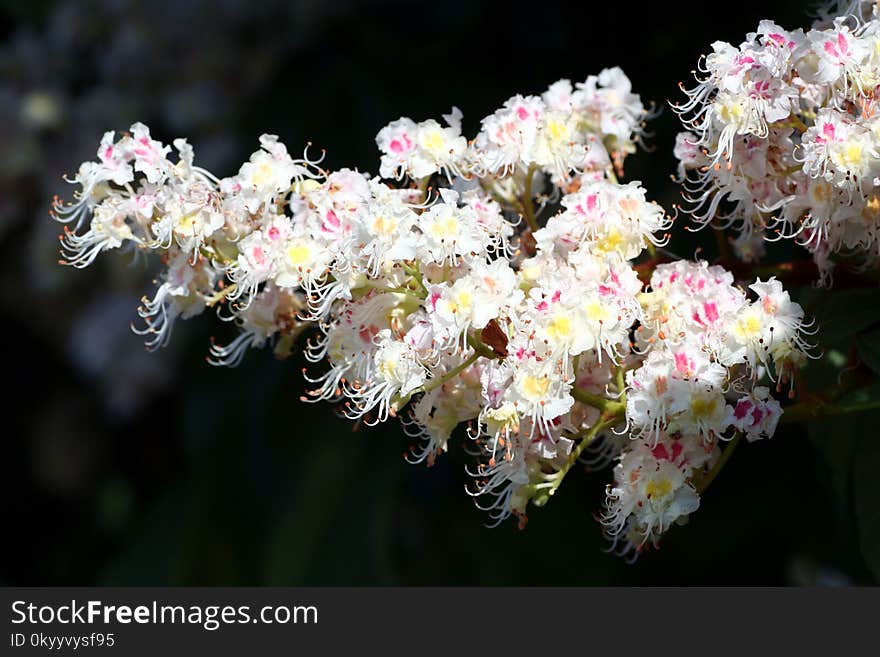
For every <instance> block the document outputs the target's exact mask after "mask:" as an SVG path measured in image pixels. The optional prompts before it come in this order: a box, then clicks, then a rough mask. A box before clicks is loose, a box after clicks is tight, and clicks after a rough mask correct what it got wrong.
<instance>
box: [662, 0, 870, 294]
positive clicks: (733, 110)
mask: <svg viewBox="0 0 880 657" xmlns="http://www.w3.org/2000/svg"><path fill="white" fill-rule="evenodd" d="M849 4H850V5H852V6H851V7H849V10H850V12H853V13H849V14H847V15H844V16H842V17H839V18H836V19H833V20H828V19H823V20H822V21H820V22H818V23H817V24H816V25H815V26H814V28H813V29H811V30H809V31H807V32H804V31H803V30H795V31H787V30H784V29H782V28H781V27H779V26H778V25H776V24H775V23H773V22H771V21H762V22H761V23H760V24H759V26H758V29H757V31H756V32H754V33H751V34H749V35H748V36H747V37H746V40H745V41H744V42H743V43H742V44H741V45H740V46H739V47H734V46H732V45H730V44H728V43H724V42H716V43H713V44H712V53H711V54H710V55H709V56H708V57H706V58H705V60H704V61H703V62H702V63H701V67H700V73H699V74H698V82H699V84H698V85H697V86H696V87H694V88H693V89H690V90H688V91H687V92H686V93H687V95H688V100H687V101H686V102H684V103H682V104H680V105H675V106H674V107H675V108H676V110H677V111H678V112H679V113H680V115H681V116H682V120H683V123H684V125H685V126H686V128H687V129H688V131H687V132H684V133H681V134H680V135H679V136H678V139H677V142H676V149H675V154H676V156H677V158H678V160H679V163H680V164H679V177H680V178H681V179H682V180H683V181H685V183H686V189H687V191H686V193H685V196H686V199H687V200H688V201H689V202H690V203H691V204H692V207H691V208H690V211H691V212H692V214H693V216H694V217H695V218H696V220H697V221H698V222H701V223H709V222H713V221H714V222H716V226H717V227H725V226H730V225H735V226H736V227H737V228H738V229H739V231H740V233H739V236H738V238H737V239H736V242H735V243H734V245H735V247H736V250H737V252H738V255H739V256H740V257H741V258H743V259H744V260H746V261H752V260H755V259H757V258H759V257H760V256H761V255H762V254H763V245H762V239H765V238H766V239H771V240H775V239H779V238H795V239H797V240H798V242H800V243H801V244H803V245H804V246H805V247H806V248H807V249H808V250H809V251H810V252H811V253H812V254H813V257H814V259H815V261H816V264H817V265H818V267H819V270H820V272H821V273H822V275H823V278H825V279H827V278H828V276H829V275H830V273H831V271H832V269H833V267H834V258H839V257H853V258H855V259H856V260H857V261H858V262H859V263H860V264H876V263H877V262H878V261H880V239H878V237H880V191H878V185H880V178H878V175H880V118H878V117H880V115H878V114H877V105H876V102H875V95H876V93H877V90H878V88H880V54H878V53H880V48H878V44H880V19H878V18H877V16H876V15H875V14H876V6H875V5H874V3H860V2H855V3H849ZM872 8H873V9H872ZM872 12H873V13H872ZM700 76H701V77H700Z"/></svg>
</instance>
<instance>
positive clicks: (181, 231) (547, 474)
mask: <svg viewBox="0 0 880 657" xmlns="http://www.w3.org/2000/svg"><path fill="white" fill-rule="evenodd" d="M646 114H647V113H646V111H645V109H644V107H643V106H642V104H641V102H640V100H639V98H638V96H636V95H634V94H633V93H632V92H631V89H630V83H629V80H628V79H627V78H626V76H625V75H624V74H623V73H622V71H620V70H619V69H610V70H606V71H603V72H602V73H601V74H600V75H599V76H596V77H590V78H588V79H587V80H586V81H585V82H584V83H582V84H579V85H577V86H576V87H573V86H572V85H571V83H570V82H568V81H566V80H562V81H559V82H557V83H556V84H554V85H552V86H551V87H550V88H549V89H548V90H547V91H546V92H545V93H544V94H543V95H542V96H540V97H539V96H528V97H523V96H515V97H513V98H511V99H510V100H508V101H507V102H506V103H505V104H504V106H503V107H502V108H501V109H500V110H498V111H497V112H495V113H493V114H492V115H490V116H488V117H487V118H485V119H484V120H483V121H482V129H481V131H480V132H479V134H478V135H477V136H476V138H475V139H473V140H472V141H470V142H468V141H467V140H466V139H465V138H464V137H462V136H461V115H460V113H459V112H458V111H457V110H453V112H452V113H451V114H450V115H449V116H447V117H446V118H445V120H446V126H445V127H444V126H443V125H441V124H440V123H437V122H436V121H432V120H429V121H424V122H421V123H417V122H415V121H412V120H411V119H408V118H401V119H399V120H397V121H394V122H392V123H391V124H389V125H388V126H386V127H385V128H383V129H382V130H381V131H380V132H379V134H378V136H377V139H376V141H377V144H378V146H379V148H380V150H381V152H382V158H381V163H380V173H381V175H382V176H384V177H385V178H386V179H392V180H393V181H394V182H393V183H389V182H386V181H385V180H383V179H381V178H371V177H370V176H368V175H365V174H363V173H360V172H358V171H354V170H350V169H340V170H337V171H332V172H331V171H327V170H325V169H323V168H321V167H320V166H319V164H320V162H319V161H317V160H313V159H310V158H309V156H308V152H305V153H303V155H302V157H299V158H294V157H292V156H291V155H290V154H289V152H288V150H287V148H286V147H285V146H284V145H283V144H282V143H280V142H279V141H278V139H277V138H276V137H274V136H271V135H264V136H263V137H261V139H260V145H261V148H260V150H258V151H256V152H255V153H254V154H253V155H252V156H251V157H250V159H249V161H248V162H246V163H244V164H243V165H242V166H241V168H240V170H239V172H238V173H237V174H236V175H234V176H232V177H229V178H223V179H219V178H217V177H215V176H214V175H213V174H211V173H209V172H208V171H206V170H204V169H202V168H200V167H198V166H196V165H195V164H194V161H193V150H192V148H191V147H190V146H189V144H188V143H187V142H186V141H185V140H182V139H178V140H175V141H174V147H175V149H176V151H177V157H176V161H172V160H171V159H169V155H170V153H171V149H170V148H169V147H166V146H164V145H163V144H161V143H160V142H157V141H155V140H154V139H153V138H152V137H151V136H150V133H149V131H148V130H147V128H146V127H145V126H143V125H141V124H135V125H133V126H132V127H131V131H130V132H129V133H125V134H123V135H122V136H121V137H120V138H116V136H115V135H114V134H113V133H107V134H105V135H104V138H103V139H102V141H101V144H100V146H99V149H98V159H97V161H95V162H87V163H85V164H83V165H82V166H81V168H80V170H79V172H78V174H77V175H76V177H75V179H74V182H76V183H78V184H79V185H80V187H81V191H80V192H79V193H78V197H77V199H76V202H74V203H73V204H68V205H64V204H61V203H60V202H59V203H57V204H56V212H57V215H58V218H59V219H60V220H61V221H65V222H68V223H69V224H71V225H73V229H70V228H68V229H67V230H66V231H65V235H64V236H63V238H62V247H63V252H64V255H65V259H64V262H66V263H67V264H70V265H73V266H75V267H85V266H87V265H89V264H90V263H91V262H93V261H94V260H95V258H96V257H97V256H98V255H99V254H100V253H102V252H104V251H108V250H113V249H117V248H120V247H131V248H133V249H136V250H138V251H158V252H159V253H160V254H161V259H162V262H163V264H164V270H163V273H162V276H161V280H160V282H159V286H158V290H157V292H156V293H155V295H154V297H153V298H152V299H145V300H144V303H143V306H142V307H141V309H140V315H141V317H142V318H143V320H144V322H145V326H144V327H143V328H141V329H138V330H140V331H142V332H143V333H145V334H146V335H147V336H148V340H149V344H150V345H151V346H158V345H162V344H164V343H165V342H166V341H167V340H168V337H169V335H170V332H171V327H172V324H173V322H174V320H175V319H176V318H178V317H180V318H187V317H191V316H193V315H196V314H198V313H200V312H202V311H203V310H204V309H206V308H208V307H217V308H218V309H222V310H223V312H224V313H225V314H224V318H227V319H233V320H234V321H235V323H236V324H237V325H238V327H239V335H238V337H237V338H235V339H234V340H233V341H232V342H231V343H229V344H228V345H225V346H221V345H218V344H214V345H212V347H211V355H210V360H211V362H213V363H216V364H228V365H232V364H236V363H238V362H239V361H240V360H241V358H242V357H243V355H244V353H245V351H246V350H247V349H248V348H250V347H261V346H263V345H265V344H268V343H272V344H274V345H275V349H276V353H277V354H279V355H282V356H283V355H285V354H286V353H287V352H289V350H290V349H291V347H292V345H293V343H294V339H295V338H296V337H297V336H298V335H299V334H300V333H302V332H304V331H309V333H310V336H309V339H308V340H307V342H306V346H305V349H304V355H305V357H306V358H307V359H308V361H310V362H311V363H313V364H314V365H315V371H312V372H308V371H307V373H306V378H307V380H308V382H309V389H308V391H307V393H306V395H305V396H304V399H305V400H307V401H318V400H328V401H331V402H334V403H337V404H339V406H340V408H341V410H342V412H343V413H344V414H345V415H346V416H348V417H350V418H352V419H357V420H359V421H360V420H362V421H364V422H365V423H367V424H373V423H377V422H382V421H385V420H387V419H388V418H389V417H392V416H400V417H401V419H402V422H403V425H404V427H405V430H406V432H407V434H408V435H410V436H411V437H413V438H414V439H415V443H416V444H415V446H414V447H413V449H412V450H411V452H410V453H409V459H410V460H412V461H417V462H418V461H427V462H428V463H431V462H433V461H434V459H436V458H437V457H438V456H439V455H440V454H442V453H443V452H444V451H446V450H447V447H448V444H449V442H450V441H451V440H453V439H454V438H455V434H456V431H457V430H460V428H461V427H462V426H463V425H464V429H465V432H466V435H467V437H468V438H469V441H470V443H471V445H472V447H473V448H474V449H473V451H475V452H476V455H475V456H476V462H475V464H474V465H473V466H472V468H471V469H470V471H471V474H472V475H473V484H472V486H471V487H470V489H469V492H470V493H471V494H472V495H473V496H475V497H476V498H477V504H478V506H480V507H481V508H484V509H486V510H488V511H489V512H490V513H491V516H492V518H493V520H495V521H496V522H499V521H501V520H502V519H504V518H506V517H508V516H510V515H512V514H513V515H516V516H517V517H519V518H520V521H521V522H524V521H525V514H526V507H527V505H528V503H529V502H532V503H533V504H535V505H541V504H543V503H545V502H546V501H547V500H548V499H549V497H550V496H551V495H553V494H554V493H555V491H556V490H557V488H558V487H559V485H560V483H561V482H562V480H563V478H564V477H565V476H566V474H567V473H568V472H569V470H570V469H571V468H572V467H573V466H574V465H575V464H576V463H577V462H578V460H579V459H581V458H586V459H587V460H588V461H589V462H592V463H593V464H594V465H597V464H599V463H600V462H610V461H611V460H615V461H616V462H617V466H616V468H615V485H614V486H613V487H611V488H609V492H608V499H607V503H606V512H605V514H604V516H603V521H604V523H605V525H606V528H607V533H608V535H609V536H610V537H611V538H612V540H615V541H621V540H622V541H623V543H622V544H621V545H622V546H623V547H624V548H625V550H627V551H628V550H630V549H634V550H635V551H636V553H637V552H638V550H639V549H641V547H642V546H644V545H647V544H651V543H653V542H656V540H657V539H658V537H659V536H660V534H662V533H663V532H664V531H665V530H666V529H667V528H668V527H669V525H670V524H672V523H673V522H675V521H678V520H682V519H683V518H685V517H687V515H688V514H689V513H690V512H692V511H693V510H694V509H696V507H697V505H698V500H699V497H698V493H697V487H698V485H699V481H700V480H701V478H702V477H705V476H706V475H707V472H708V471H709V469H710V468H711V467H712V464H713V463H714V461H715V459H717V456H718V451H719V447H718V445H719V442H720V441H721V440H724V439H728V438H731V437H733V436H734V435H739V434H742V435H745V436H746V437H747V439H749V440H755V439H758V438H762V437H768V436H770V435H772V434H773V432H774V430H775V426H776V423H777V421H778V419H779V416H780V414H781V407H780V405H779V403H778V402H777V401H775V400H773V399H772V398H771V397H770V395H769V389H768V387H767V386H765V385H761V380H762V379H763V378H769V379H772V380H775V381H777V382H778V383H780V384H781V383H782V382H783V381H785V380H786V379H787V378H789V377H790V375H791V371H792V369H793V368H795V367H797V366H798V365H799V364H800V362H801V361H802V359H803V358H804V352H805V350H806V348H807V345H806V343H805V342H804V341H803V338H802V334H803V331H804V321H803V312H802V311H801V309H800V307H799V306H798V305H797V304H795V303H793V302H792V301H791V300H790V299H789V297H788V294H787V293H786V292H785V291H784V290H783V289H782V287H781V285H780V284H779V282H778V281H776V280H774V279H771V280H769V281H766V282H761V281H758V282H757V283H755V284H754V285H752V290H753V292H754V297H755V298H753V299H749V297H748V296H747V295H746V293H745V292H743V291H742V290H741V289H740V288H738V287H735V286H734V281H733V277H732V275H731V274H729V273H727V272H726V271H724V270H723V269H721V268H719V267H717V266H715V267H710V266H708V264H707V263H704V262H696V263H693V262H684V261H680V262H675V263H671V264H665V265H657V261H656V259H655V258H653V257H651V258H650V259H649V260H648V261H647V262H646V263H643V264H642V265H639V266H638V267H637V266H636V265H635V264H634V261H635V260H637V259H639V258H640V257H641V256H642V254H643V253H644V252H645V251H646V250H647V251H650V252H651V253H654V252H655V250H656V249H657V247H660V246H662V245H664V244H665V241H666V235H665V231H666V230H667V229H669V227H670V225H671V219H670V218H669V217H667V216H666V215H665V213H664V212H663V210H662V208H660V206H658V205H657V204H656V203H653V202H651V201H649V200H648V199H647V198H646V193H645V190H644V189H643V188H642V187H641V186H640V184H639V183H637V182H629V183H626V184H622V183H619V182H618V181H617V176H616V175H615V172H617V173H621V172H622V163H623V159H624V158H625V156H626V155H627V154H628V153H630V152H631V151H632V150H633V149H634V144H636V143H637V142H638V141H639V139H640V137H641V135H642V129H643V124H642V120H643V119H644V117H645V116H646ZM536 201H539V203H536ZM551 207H552V208H553V209H549V208H551ZM542 213H543V214H544V215H549V218H548V219H547V220H546V221H539V218H540V217H539V215H541V214H542ZM652 271H653V273H652ZM646 283H648V286H647V287H646Z"/></svg>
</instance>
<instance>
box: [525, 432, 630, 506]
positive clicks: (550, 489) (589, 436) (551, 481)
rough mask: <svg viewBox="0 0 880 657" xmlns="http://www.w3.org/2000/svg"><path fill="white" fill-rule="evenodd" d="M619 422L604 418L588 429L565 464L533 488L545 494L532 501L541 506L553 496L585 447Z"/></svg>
mask: <svg viewBox="0 0 880 657" xmlns="http://www.w3.org/2000/svg"><path fill="white" fill-rule="evenodd" d="M619 421H620V417H619V416H617V415H615V416H612V417H604V419H601V420H600V421H599V422H597V423H596V424H594V425H593V426H592V427H590V428H589V429H588V430H587V431H586V433H584V434H583V437H582V438H581V440H580V442H579V443H578V444H577V446H576V447H575V448H574V449H573V450H571V454H569V455H568V459H566V461H565V464H564V465H563V466H562V467H561V468H560V469H559V470H557V471H556V472H554V473H553V474H552V475H550V476H549V477H548V481H547V482H546V483H544V484H537V485H536V486H535V487H536V488H538V489H546V492H545V494H543V495H542V496H541V498H537V497H536V498H535V499H534V500H533V501H534V503H535V504H536V505H537V506H541V505H543V504H544V503H545V502H546V501H547V499H548V498H549V497H550V496H551V495H553V494H554V493H555V492H556V490H557V489H558V488H559V486H560V485H561V484H562V480H563V479H565V475H567V474H568V471H569V470H571V468H572V467H573V466H574V464H575V463H577V460H578V459H579V458H580V457H581V454H583V452H584V450H585V449H586V448H587V445H589V444H590V443H592V442H593V441H594V440H595V439H596V437H597V436H598V435H599V434H600V433H601V432H602V431H604V430H605V429H608V428H610V427H613V426H614V425H615V424H617V423H618V422H619Z"/></svg>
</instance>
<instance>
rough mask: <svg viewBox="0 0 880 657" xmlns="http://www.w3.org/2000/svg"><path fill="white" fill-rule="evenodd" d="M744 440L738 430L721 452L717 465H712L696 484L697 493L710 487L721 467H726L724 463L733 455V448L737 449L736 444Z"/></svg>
mask: <svg viewBox="0 0 880 657" xmlns="http://www.w3.org/2000/svg"><path fill="white" fill-rule="evenodd" d="M740 440H742V434H741V433H740V432H739V431H737V433H736V435H735V436H734V437H733V440H731V441H730V444H729V445H728V446H727V447H726V448H725V449H724V451H723V452H721V456H720V457H718V461H717V462H716V463H715V465H713V466H712V469H711V470H709V472H707V473H706V474H705V476H704V477H702V478H701V479H700V481H699V483H698V484H697V485H696V489H697V493H698V494H700V495H702V494H703V491H705V490H706V489H707V488H709V484H711V483H712V482H713V481H714V480H715V477H717V476H718V473H719V472H721V469H722V468H723V467H724V464H725V463H727V462H728V461H729V460H730V457H731V456H733V450H735V449H736V446H737V445H739V441H740Z"/></svg>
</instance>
